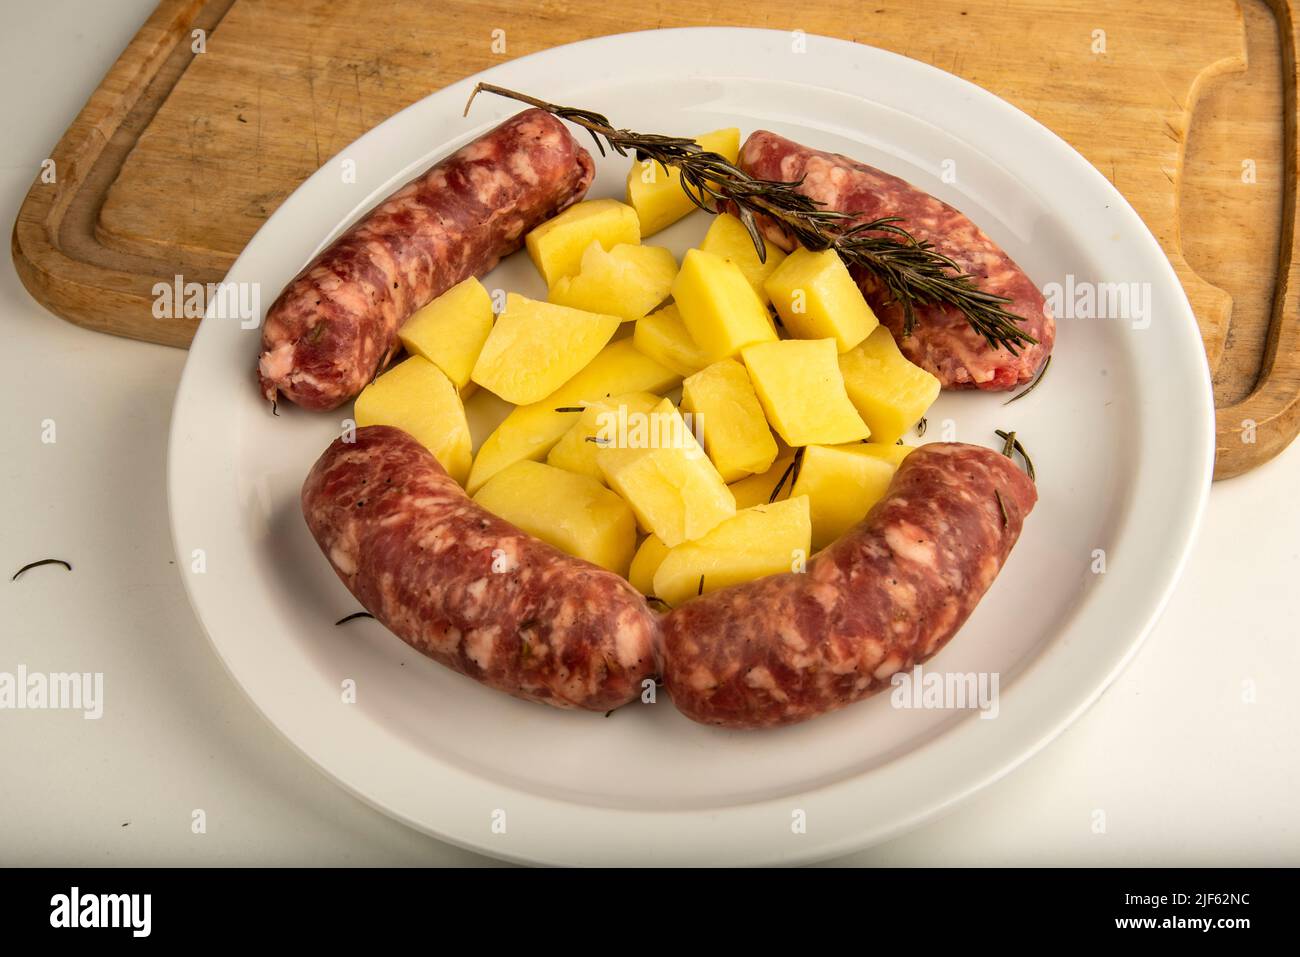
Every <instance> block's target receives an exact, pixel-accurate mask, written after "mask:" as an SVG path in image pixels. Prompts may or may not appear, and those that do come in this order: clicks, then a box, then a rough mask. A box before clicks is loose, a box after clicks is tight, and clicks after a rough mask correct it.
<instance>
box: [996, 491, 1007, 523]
mask: <svg viewBox="0 0 1300 957" xmlns="http://www.w3.org/2000/svg"><path fill="white" fill-rule="evenodd" d="M993 494H994V496H996V497H997V500H998V508H1000V509H1002V527H1003V528H1006V527H1007V524H1008V523H1009V522H1010V521H1011V519H1010V518H1008V517H1007V503H1006V502H1004V501H1002V493H1001V492H999V491H998V490H997V489H994V490H993Z"/></svg>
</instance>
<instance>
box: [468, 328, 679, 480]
mask: <svg viewBox="0 0 1300 957" xmlns="http://www.w3.org/2000/svg"><path fill="white" fill-rule="evenodd" d="M681 381H682V377H681V376H680V375H678V374H677V373H675V372H673V371H672V370H671V369H669V368H667V367H665V366H663V365H660V364H659V363H658V362H656V361H654V360H653V359H651V358H650V357H649V356H647V355H644V354H643V353H641V352H639V351H637V348H636V347H635V346H634V345H633V344H632V340H631V339H620V340H618V341H617V342H611V343H610V344H609V345H607V346H606V347H605V348H604V349H602V350H601V352H600V354H599V355H598V356H596V358H594V359H592V360H591V364H590V365H588V366H587V368H585V369H583V370H582V371H581V372H579V373H578V374H577V375H575V376H574V377H573V378H572V379H570V380H569V381H568V382H566V383H564V385H562V386H560V387H559V388H558V389H556V390H555V391H554V392H552V393H551V394H550V395H548V396H547V397H546V398H545V399H542V400H541V401H540V402H534V403H532V404H531V405H521V406H519V407H518V408H516V409H512V410H511V412H510V414H509V415H507V416H506V417H505V419H504V420H503V421H502V423H501V424H500V425H499V426H497V428H496V431H494V432H493V433H492V434H491V435H489V436H488V437H487V438H486V439H485V440H484V442H483V445H482V446H481V447H480V448H479V450H478V455H477V456H476V457H475V458H474V468H473V469H472V470H471V471H470V474H469V482H468V483H467V484H466V488H467V489H468V490H469V491H470V492H471V493H473V492H475V491H477V490H478V489H480V488H482V486H483V483H484V482H486V481H487V480H488V479H490V478H491V477H492V476H493V475H495V474H496V473H497V472H500V471H501V470H502V469H503V468H505V467H506V466H507V465H511V464H513V463H515V462H518V461H520V460H522V459H540V458H542V457H543V456H545V455H546V453H547V452H549V451H550V450H551V447H552V446H553V445H555V443H556V442H558V441H559V440H560V437H561V436H563V435H564V433H565V432H567V431H569V429H570V428H572V427H573V423H574V416H575V415H578V414H579V413H575V412H557V411H555V410H556V409H562V408H570V407H572V406H576V405H581V404H582V403H584V402H594V401H595V400H597V399H603V398H606V397H607V396H612V395H622V394H623V393H625V392H643V391H644V392H667V391H668V390H669V389H672V388H675V387H676V386H677V385H678V384H679V383H680V382H681Z"/></svg>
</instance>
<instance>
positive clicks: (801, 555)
mask: <svg viewBox="0 0 1300 957" xmlns="http://www.w3.org/2000/svg"><path fill="white" fill-rule="evenodd" d="M811 537H812V528H811V525H810V522H809V512H808V499H807V498H805V497H804V496H802V495H800V496H796V497H795V498H791V499H788V500H787V501H784V502H775V503H773V504H771V505H755V506H754V507H753V508H747V509H744V510H743V511H740V512H737V513H736V514H735V516H734V517H732V518H729V519H727V520H726V521H725V522H723V523H721V524H720V525H718V526H717V527H716V528H714V529H713V531H711V532H709V533H708V534H707V535H705V536H703V537H702V538H699V539H697V540H696V541H693V542H687V543H685V544H684V545H678V546H677V547H676V548H673V549H672V550H671V551H669V552H668V554H667V555H665V556H664V558H663V561H661V562H660V563H659V568H658V570H657V571H656V572H655V576H654V594H655V595H657V596H658V597H659V598H662V599H663V600H664V601H666V602H667V603H668V604H670V605H673V606H676V605H680V604H682V603H683V602H685V601H689V600H690V599H692V598H694V597H695V596H696V595H699V594H708V593H709V592H711V591H717V590H718V589H719V588H726V587H727V586H729V585H739V584H740V583H741V582H747V581H752V580H753V579H755V578H762V577H763V576H764V575H775V574H777V573H779V572H790V571H801V570H802V569H803V565H804V563H805V562H806V561H807V560H808V553H809V550H810V542H811Z"/></svg>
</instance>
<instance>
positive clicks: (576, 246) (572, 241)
mask: <svg viewBox="0 0 1300 957" xmlns="http://www.w3.org/2000/svg"><path fill="white" fill-rule="evenodd" d="M593 242H597V243H600V245H601V246H603V247H604V248H605V249H612V248H613V247H614V246H617V245H618V244H620V243H629V244H631V245H633V246H635V245H636V244H637V243H639V242H641V223H640V220H638V219H637V216H636V210H634V209H633V208H632V207H631V206H626V205H624V204H623V203H620V202H619V201H618V200H616V199H589V200H587V201H586V202H583V203H578V204H577V205H576V206H570V207H569V208H568V209H566V210H565V211H564V212H562V213H560V215H558V216H556V217H554V218H552V219H548V220H547V221H546V222H544V223H542V225H540V226H538V227H537V228H536V229H534V230H533V231H532V232H530V233H529V234H528V236H527V237H526V238H525V239H524V245H526V246H527V247H528V255H529V256H531V257H532V260H533V265H535V266H536V267H537V271H538V272H540V273H541V274H542V278H543V279H545V280H546V286H547V288H548V289H549V288H550V287H552V286H554V285H555V283H556V280H558V279H560V278H561V277H563V276H572V275H575V274H576V273H577V272H578V267H579V266H580V265H581V263H582V254H583V252H584V251H586V249H587V247H588V246H590V245H591V244H592V243H593Z"/></svg>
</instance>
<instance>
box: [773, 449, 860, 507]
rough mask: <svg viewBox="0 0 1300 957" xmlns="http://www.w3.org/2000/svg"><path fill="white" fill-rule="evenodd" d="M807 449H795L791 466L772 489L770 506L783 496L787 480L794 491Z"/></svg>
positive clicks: (787, 467)
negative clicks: (782, 491) (782, 492)
mask: <svg viewBox="0 0 1300 957" xmlns="http://www.w3.org/2000/svg"><path fill="white" fill-rule="evenodd" d="M862 441H863V442H865V441H867V440H866V439H863V440H862ZM806 448H807V446H806V445H801V446H799V448H797V449H795V452H794V458H793V459H792V460H791V461H790V464H789V465H787V466H786V467H785V471H784V472H782V473H781V477H780V478H779V479H777V481H776V488H774V489H772V494H771V495H769V496H768V497H767V504H768V505H771V504H772V503H773V502H775V501H776V499H777V496H778V495H780V494H781V489H783V488H784V487H785V480H786V479H789V480H790V490H791V491H794V483H795V482H797V481H799V471H800V469H802V468H803V453H804V449H806Z"/></svg>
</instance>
